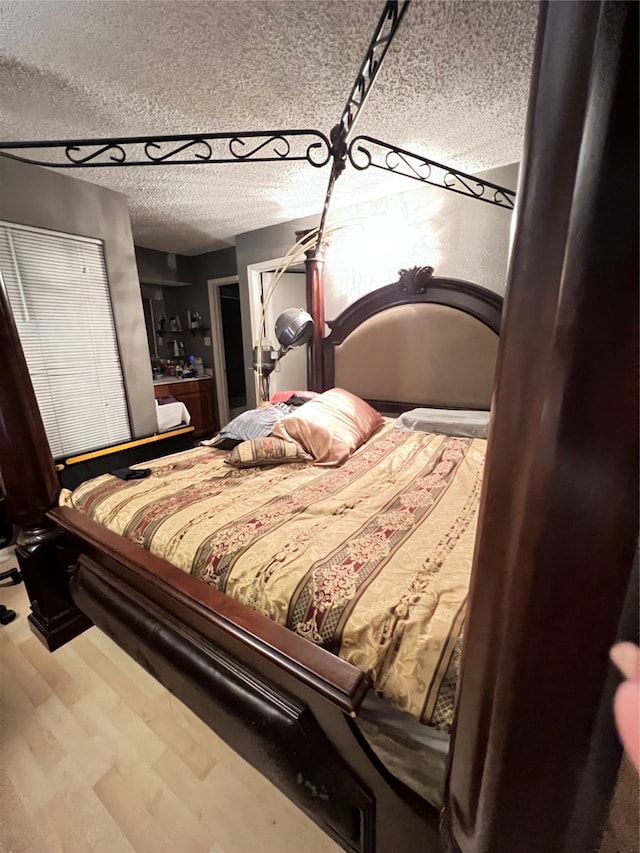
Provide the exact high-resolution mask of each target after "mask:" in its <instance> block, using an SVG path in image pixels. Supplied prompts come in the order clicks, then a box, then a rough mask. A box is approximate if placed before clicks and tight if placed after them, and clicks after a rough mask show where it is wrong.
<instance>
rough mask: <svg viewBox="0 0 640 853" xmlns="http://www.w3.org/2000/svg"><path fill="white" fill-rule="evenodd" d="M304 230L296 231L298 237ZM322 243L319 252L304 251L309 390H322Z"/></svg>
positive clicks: (314, 250) (314, 248)
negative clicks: (310, 322) (310, 323)
mask: <svg viewBox="0 0 640 853" xmlns="http://www.w3.org/2000/svg"><path fill="white" fill-rule="evenodd" d="M305 233H307V232H305V231H296V238H297V239H300V237H301V236H303V235H304V234H305ZM323 248H324V244H322V246H321V249H320V251H319V252H316V247H315V246H314V247H313V248H311V249H309V250H308V251H307V252H305V255H306V256H307V259H306V261H305V271H306V277H307V311H309V313H310V314H311V316H312V317H313V337H312V338H311V344H310V345H309V356H308V359H307V385H308V386H309V390H310V391H324V390H325V388H324V359H323V347H322V339H323V337H324V258H323V256H322V251H323Z"/></svg>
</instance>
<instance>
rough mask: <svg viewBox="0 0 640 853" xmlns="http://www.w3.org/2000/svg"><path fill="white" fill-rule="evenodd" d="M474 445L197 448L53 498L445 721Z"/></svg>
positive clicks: (407, 435)
mask: <svg viewBox="0 0 640 853" xmlns="http://www.w3.org/2000/svg"><path fill="white" fill-rule="evenodd" d="M485 445H486V442H485V441H483V440H481V439H466V438H450V437H447V436H442V435H427V434H424V433H411V432H404V431H401V430H398V429H394V428H393V426H392V424H391V423H387V424H386V425H385V426H384V427H383V428H382V429H381V430H380V431H379V432H378V433H377V434H376V435H374V437H373V438H371V439H370V440H369V441H368V442H367V443H366V444H365V445H363V446H362V447H361V448H360V449H359V450H358V451H357V452H356V453H355V454H354V455H353V456H352V457H351V459H349V460H348V461H347V462H346V463H345V464H344V465H343V466H342V467H340V468H337V469H331V470H327V469H321V468H318V467H314V466H312V465H307V464H304V463H296V464H287V465H280V466H278V467H272V468H250V469H244V470H237V469H235V468H231V467H230V466H228V465H226V464H225V462H224V459H225V456H226V454H225V453H224V452H221V451H217V450H213V449H212V448H204V447H201V448H197V449H195V450H189V451H186V452H184V453H178V454H176V455H174V456H169V457H165V458H163V459H158V460H155V461H154V462H145V463H144V465H145V467H150V468H151V469H152V474H151V476H150V477H148V478H147V479H145V480H133V481H127V482H125V481H122V480H119V479H116V478H115V477H113V476H111V475H109V474H107V475H104V476H102V477H98V478H96V479H94V480H90V481H88V482H86V483H83V484H82V485H81V486H80V487H79V488H77V489H76V490H75V491H74V492H73V493H70V492H66V493H63V496H62V498H61V503H64V504H66V505H70V506H73V507H75V508H77V509H79V510H81V511H82V512H84V513H86V514H87V515H88V516H90V517H91V518H92V519H94V520H95V521H98V522H100V523H101V524H104V525H105V526H106V527H108V528H109V529H110V530H113V531H115V532H116V533H119V534H121V535H122V536H126V537H127V538H129V539H131V540H133V541H134V542H137V543H138V544H139V545H142V546H143V547H144V548H147V549H148V550H150V551H151V552H153V553H154V554H157V555H159V556H161V557H164V558H165V559H166V560H168V561H169V562H170V563H173V564H174V565H175V566H178V567H179V568H181V569H183V570H184V571H186V572H190V573H191V574H193V575H195V577H197V578H200V579H201V580H202V581H204V582H206V583H210V584H212V585H213V586H215V587H217V588H218V589H219V590H222V591H223V592H225V593H227V594H228V595H230V596H233V597H234V598H236V599H238V600H239V601H242V602H244V603H245V604H247V605H249V606H250V607H253V608H255V609H256V610H258V611H260V612H261V613H263V614H264V615H265V616H268V617H269V618H270V619H274V620H276V621H277V622H280V623H281V624H283V625H286V626H287V627H288V628H290V629H291V630H292V631H296V632H297V633H298V634H300V635H302V636H303V637H306V638H307V639H308V640H310V641H311V642H313V643H317V644H320V645H323V646H325V647H326V648H327V649H329V650H330V651H332V652H334V653H336V654H338V655H339V656H340V657H342V658H344V659H345V660H347V661H349V662H351V663H353V664H355V665H356V666H358V667H360V668H361V669H363V670H365V671H366V672H367V673H368V674H369V676H370V677H371V680H372V682H373V685H374V688H375V689H376V690H377V691H378V693H379V694H380V695H382V696H383V697H384V698H386V699H387V700H389V701H390V702H391V703H392V704H393V705H394V706H395V707H397V708H399V709H401V710H403V711H406V712H408V713H410V714H413V715H414V716H416V717H418V718H419V719H420V720H421V721H422V722H424V723H427V724H430V725H435V726H437V727H438V728H441V729H443V730H445V731H446V730H448V729H449V727H450V724H451V717H452V713H453V699H454V694H455V684H456V679H457V674H458V667H459V652H460V641H461V634H462V628H463V623H464V615H465V606H466V596H467V590H468V586H469V573H470V568H471V559H472V553H473V542H474V536H475V528H476V518H477V512H478V503H479V495H480V485H481V479H482V468H483V462H484V455H485Z"/></svg>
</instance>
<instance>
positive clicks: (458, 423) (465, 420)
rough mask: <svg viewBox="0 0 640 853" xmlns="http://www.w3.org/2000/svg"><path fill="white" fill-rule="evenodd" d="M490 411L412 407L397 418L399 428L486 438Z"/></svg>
mask: <svg viewBox="0 0 640 853" xmlns="http://www.w3.org/2000/svg"><path fill="white" fill-rule="evenodd" d="M489 415H490V412H483V411H474V410H473V409H411V410H410V411H408V412H404V414H402V415H400V417H399V418H397V419H396V423H395V426H396V428H397V429H408V430H412V431H415V432H434V433H438V434H440V435H457V436H462V437H463V438H486V437H487V433H488V432H489Z"/></svg>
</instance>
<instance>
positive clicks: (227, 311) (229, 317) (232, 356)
mask: <svg viewBox="0 0 640 853" xmlns="http://www.w3.org/2000/svg"><path fill="white" fill-rule="evenodd" d="M217 290H218V298H219V300H220V319H221V322H222V338H223V347H224V360H225V364H226V380H227V397H228V398H229V412H230V413H233V412H234V410H236V409H242V410H244V409H246V407H247V385H246V382H245V378H244V352H243V348H242V314H241V312H240V285H239V284H238V282H237V281H236V282H234V283H233V284H222V285H220V287H218V288H217ZM231 417H233V414H231Z"/></svg>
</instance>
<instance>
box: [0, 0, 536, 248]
mask: <svg viewBox="0 0 640 853" xmlns="http://www.w3.org/2000/svg"><path fill="white" fill-rule="evenodd" d="M382 5H383V4H382V2H381V0H380V2H369V1H368V0H350V2H343V0H331V2H328V0H313V2H297V1H296V0H285V2H281V0H279V1H278V2H272V0H260V2H253V0H226V2H219V0H211V1H210V2H199V1H198V0H186V2H184V0H168V2H167V0H153V1H152V2H149V0H126V2H120V0H115V2H114V0H101V2H86V0H77V2H68V0H18V1H17V2H7V0H0V137H2V139H3V140H4V141H11V140H27V139H28V140H35V139H56V138H63V139H65V138H76V137H85V138H86V137H90V136H96V137H103V136H115V135H138V134H161V133H189V132H190V131H194V132H207V131H208V132H214V131H241V130H254V129H255V130H263V129H264V130H266V129H278V128H296V127H307V128H317V129H319V130H322V131H323V132H325V133H327V134H328V131H329V129H330V128H331V127H332V126H333V125H334V124H335V123H336V122H337V120H338V118H339V117H340V114H341V111H342V109H343V107H344V104H345V101H346V99H347V96H348V94H349V91H350V88H351V85H352V84H353V81H354V79H355V76H356V74H357V72H358V70H359V67H360V63H361V61H362V59H363V57H364V54H365V51H366V49H367V46H368V43H369V40H370V38H371V35H372V33H373V29H374V27H375V24H376V21H377V19H378V15H379V13H380V11H381V9H382ZM536 18H537V4H535V3H530V2H521V0H506V2H505V0H503V2H486V1H485V0H480V1H479V2H477V1H476V0H462V2H458V1H457V0H456V2H441V0H432V1H431V2H426V0H414V2H413V3H412V5H411V7H410V8H409V10H408V12H407V14H406V16H405V18H404V21H403V23H402V25H401V27H400V29H399V31H398V33H397V35H396V38H395V41H394V43H393V44H392V46H391V48H390V50H389V52H388V54H387V57H386V60H385V63H384V66H383V68H382V70H381V72H380V75H379V77H378V80H377V82H376V85H375V88H374V89H373V91H372V94H371V96H370V98H369V101H368V103H367V105H366V108H365V110H364V111H363V113H362V116H361V118H360V120H359V122H358V124H357V130H356V132H357V133H363V134H370V135H372V136H376V137H378V138H380V139H383V140H385V141H388V142H391V143H394V144H396V145H399V146H402V147H405V148H409V149H410V150H413V151H416V152H418V153H423V154H425V155H427V156H430V157H432V158H434V159H436V160H440V161H443V162H445V163H448V164H450V165H452V166H457V167H459V168H462V169H467V170H469V171H477V170H480V169H485V168H489V167H492V166H498V165H503V164H505V163H511V162H514V161H516V160H519V159H520V154H521V148H522V139H523V128H524V120H525V113H526V104H527V94H528V87H529V75H530V71H531V61H532V55H533V45H534V38H535V25H536ZM328 171H329V169H328V167H326V168H325V169H322V170H320V169H314V168H312V167H310V166H308V165H307V164H306V163H301V164H298V163H267V164H258V163H254V164H247V165H241V164H229V165H203V166H178V167H176V166H174V167H166V168H162V167H160V168H155V167H154V168H151V169H149V168H126V169H103V170H100V169H91V170H86V171H83V172H81V173H80V172H75V173H73V174H75V176H81V177H82V178H84V179H86V180H90V181H92V182H94V183H99V184H103V185H105V186H108V187H112V188H114V189H117V190H120V191H121V192H124V193H125V194H126V195H127V196H128V197H129V203H130V210H131V217H132V223H133V230H134V236H135V239H136V242H137V243H138V244H140V245H142V246H147V247H149V248H157V249H162V250H164V251H171V252H183V253H186V254H195V253H198V252H203V251H209V250H212V249H216V248H220V247H221V246H223V245H225V244H229V243H232V242H233V239H234V236H235V235H236V234H239V233H242V232H245V231H251V230H253V229H256V228H261V227H264V226H266V225H271V224H273V223H276V222H282V221H286V220H289V219H294V218H297V217H299V216H305V215H309V214H313V213H317V212H318V211H319V210H320V208H321V205H322V200H323V198H324V192H325V187H326V182H327V178H328ZM416 186H417V185H416V184H415V183H414V182H412V181H409V180H407V179H404V178H398V177H396V176H393V175H387V174H383V173H380V172H377V173H376V174H374V170H370V172H367V173H356V172H355V171H354V170H353V169H351V168H349V167H347V170H346V171H345V173H344V175H343V176H342V177H341V178H340V180H339V182H338V184H337V189H336V193H335V195H334V200H335V206H336V207H339V206H344V205H346V204H350V203H353V202H356V201H360V200H363V199H365V198H373V197H376V196H381V195H387V194H390V193H395V192H401V191H403V190H406V189H411V188H415V187H416Z"/></svg>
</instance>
